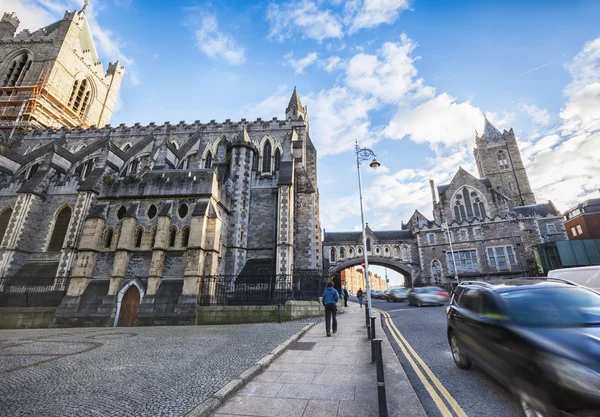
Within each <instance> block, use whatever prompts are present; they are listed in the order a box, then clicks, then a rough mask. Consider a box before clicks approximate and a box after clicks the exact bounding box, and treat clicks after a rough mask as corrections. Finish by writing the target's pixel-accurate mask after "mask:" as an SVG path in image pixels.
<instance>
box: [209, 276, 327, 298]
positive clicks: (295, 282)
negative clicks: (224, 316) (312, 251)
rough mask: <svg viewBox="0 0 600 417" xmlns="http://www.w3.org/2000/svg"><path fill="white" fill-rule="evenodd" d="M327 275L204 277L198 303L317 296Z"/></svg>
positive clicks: (320, 292) (320, 293)
mask: <svg viewBox="0 0 600 417" xmlns="http://www.w3.org/2000/svg"><path fill="white" fill-rule="evenodd" d="M328 279H329V278H328V277H324V276H321V275H316V274H294V275H257V276H249V275H244V276H234V275H215V276H205V277H201V278H200V279H199V282H198V286H199V288H198V294H199V295H198V304H199V305H278V304H285V302H287V301H289V300H318V298H319V297H320V296H321V295H322V293H323V291H324V289H325V286H326V285H327V280H328Z"/></svg>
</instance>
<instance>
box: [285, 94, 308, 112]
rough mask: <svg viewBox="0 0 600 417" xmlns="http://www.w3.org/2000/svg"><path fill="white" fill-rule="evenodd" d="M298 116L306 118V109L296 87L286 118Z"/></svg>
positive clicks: (286, 110)
mask: <svg viewBox="0 0 600 417" xmlns="http://www.w3.org/2000/svg"><path fill="white" fill-rule="evenodd" d="M298 116H302V117H304V107H303V106H302V102H300V97H298V91H297V90H296V87H294V92H293V93H292V97H290V102H289V103H288V106H287V108H286V109H285V117H286V118H290V117H298Z"/></svg>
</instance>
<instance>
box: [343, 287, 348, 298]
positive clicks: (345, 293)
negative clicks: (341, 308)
mask: <svg viewBox="0 0 600 417" xmlns="http://www.w3.org/2000/svg"><path fill="white" fill-rule="evenodd" d="M344 298H348V290H347V289H345V288H344Z"/></svg>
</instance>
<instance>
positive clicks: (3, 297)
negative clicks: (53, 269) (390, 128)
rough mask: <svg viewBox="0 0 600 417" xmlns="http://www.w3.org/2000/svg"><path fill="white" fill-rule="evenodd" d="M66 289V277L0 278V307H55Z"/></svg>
mask: <svg viewBox="0 0 600 417" xmlns="http://www.w3.org/2000/svg"><path fill="white" fill-rule="evenodd" d="M68 287H69V278H66V277H59V278H57V277H52V276H50V277H33V276H30V277H23V276H20V277H5V278H0V307H56V306H58V305H59V304H60V302H61V301H62V298H63V297H64V296H65V294H66V293H67V288H68Z"/></svg>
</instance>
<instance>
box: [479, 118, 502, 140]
mask: <svg viewBox="0 0 600 417" xmlns="http://www.w3.org/2000/svg"><path fill="white" fill-rule="evenodd" d="M483 117H484V119H485V122H484V125H483V137H484V138H485V140H486V141H487V142H491V141H494V140H500V139H502V133H500V131H499V130H498V129H496V126H494V125H493V124H492V123H491V122H490V121H489V120H488V118H487V116H485V115H484V116H483Z"/></svg>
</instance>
